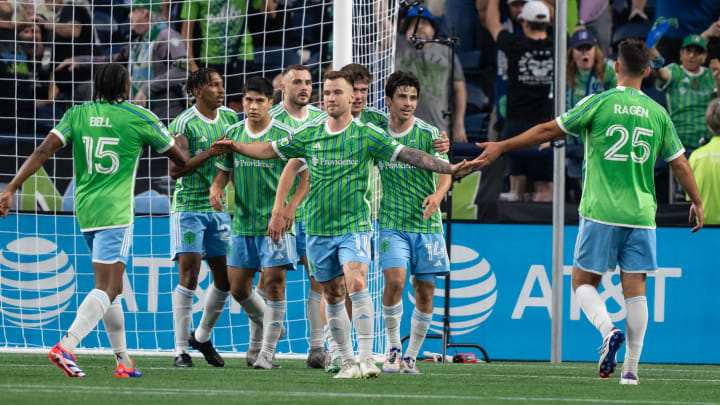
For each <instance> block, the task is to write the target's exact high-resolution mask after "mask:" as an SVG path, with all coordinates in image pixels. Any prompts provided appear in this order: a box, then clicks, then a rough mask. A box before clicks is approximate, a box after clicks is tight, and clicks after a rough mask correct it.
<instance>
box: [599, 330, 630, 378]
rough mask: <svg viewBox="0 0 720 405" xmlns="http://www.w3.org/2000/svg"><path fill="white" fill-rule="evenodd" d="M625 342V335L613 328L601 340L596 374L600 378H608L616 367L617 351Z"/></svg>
mask: <svg viewBox="0 0 720 405" xmlns="http://www.w3.org/2000/svg"><path fill="white" fill-rule="evenodd" d="M624 341H625V334H624V333H623V332H622V331H621V330H620V329H618V328H613V329H612V330H611V331H610V333H608V334H607V336H605V339H603V344H602V346H601V347H600V361H598V373H599V374H600V378H609V377H610V376H611V375H612V373H613V372H614V371H615V367H617V351H618V350H619V349H620V346H622V344H623V342H624Z"/></svg>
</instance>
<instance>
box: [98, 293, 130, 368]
mask: <svg viewBox="0 0 720 405" xmlns="http://www.w3.org/2000/svg"><path fill="white" fill-rule="evenodd" d="M102 321H103V325H105V332H106V333H107V337H108V340H110V346H111V347H112V351H113V354H114V355H115V361H116V362H117V364H122V365H123V366H125V367H132V361H130V355H129V354H128V352H127V343H126V340H125V314H124V313H123V308H122V295H118V296H117V297H115V300H114V301H113V302H112V304H111V305H110V307H108V309H107V311H105V315H103V318H102Z"/></svg>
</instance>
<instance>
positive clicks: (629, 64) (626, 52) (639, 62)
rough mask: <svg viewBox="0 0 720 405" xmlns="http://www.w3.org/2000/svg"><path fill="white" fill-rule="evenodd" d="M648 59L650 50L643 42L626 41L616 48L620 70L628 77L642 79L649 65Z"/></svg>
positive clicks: (637, 40) (635, 40)
mask: <svg viewBox="0 0 720 405" xmlns="http://www.w3.org/2000/svg"><path fill="white" fill-rule="evenodd" d="M650 59H651V55H650V49H649V48H648V47H647V45H645V41H643V40H640V39H626V40H624V41H622V42H621V43H620V46H619V47H618V59H617V60H618V62H620V70H622V72H623V73H624V74H626V75H628V76H632V77H642V76H643V75H644V74H645V69H646V68H647V67H648V66H649V65H650Z"/></svg>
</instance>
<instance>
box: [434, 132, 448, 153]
mask: <svg viewBox="0 0 720 405" xmlns="http://www.w3.org/2000/svg"><path fill="white" fill-rule="evenodd" d="M433 149H435V152H437V153H439V154H441V155H444V154H446V153H448V152H450V140H449V139H448V137H447V133H445V131H442V132H440V139H436V140H434V141H433Z"/></svg>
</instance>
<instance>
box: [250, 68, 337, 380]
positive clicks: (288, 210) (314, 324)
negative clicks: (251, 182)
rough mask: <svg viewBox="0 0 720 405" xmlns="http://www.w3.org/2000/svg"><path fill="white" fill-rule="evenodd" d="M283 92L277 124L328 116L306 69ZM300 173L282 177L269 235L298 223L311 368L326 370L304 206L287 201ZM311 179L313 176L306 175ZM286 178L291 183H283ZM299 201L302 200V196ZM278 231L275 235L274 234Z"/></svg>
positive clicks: (293, 73) (294, 73)
mask: <svg viewBox="0 0 720 405" xmlns="http://www.w3.org/2000/svg"><path fill="white" fill-rule="evenodd" d="M281 91H282V95H283V99H282V102H281V103H278V104H276V105H274V106H273V107H272V108H271V109H270V116H271V117H272V118H273V119H275V120H276V121H279V122H282V123H283V124H285V125H287V126H289V127H291V128H298V127H300V126H302V125H303V124H304V123H306V122H308V121H311V120H313V119H316V118H317V117H319V116H321V115H324V114H325V113H324V112H323V111H322V110H320V109H319V108H316V107H314V106H313V105H311V104H309V103H310V95H311V94H312V76H311V75H310V69H308V68H307V67H306V66H303V65H290V66H288V67H287V68H286V69H285V71H284V72H283V73H282V86H281ZM300 169H303V170H304V169H307V165H304V164H303V163H302V161H300V160H296V161H295V162H293V163H289V164H288V165H287V166H286V168H285V170H283V175H282V176H281V177H280V180H279V182H278V187H277V195H276V198H275V205H274V207H273V211H272V212H273V216H272V218H275V220H276V222H275V223H276V224H277V225H278V229H277V230H274V229H273V220H272V219H271V220H270V226H269V227H268V234H269V235H270V237H271V238H273V240H275V241H277V239H278V238H279V237H280V236H282V235H283V234H284V231H285V229H286V228H287V225H288V224H292V222H293V220H294V222H295V231H296V234H295V235H296V236H295V246H296V249H297V254H298V257H299V258H300V262H301V263H302V264H303V267H304V268H305V271H306V272H307V273H308V278H309V279H310V292H309V293H308V302H307V314H308V320H309V322H310V353H309V354H308V358H307V366H308V367H310V368H324V367H325V349H324V348H323V340H324V335H323V328H324V325H325V322H324V318H325V314H324V313H323V311H322V286H321V285H320V283H318V282H317V280H315V276H314V274H313V273H312V272H311V271H310V266H309V265H308V259H307V251H306V249H305V239H306V235H305V223H304V222H303V210H302V204H301V205H300V208H299V209H297V210H294V209H293V207H292V206H291V205H290V204H287V205H286V204H285V202H286V201H287V196H288V193H289V192H290V191H291V190H290V185H291V184H293V183H294V182H295V178H296V175H297V174H298V172H299V170H300ZM305 175H309V173H305ZM283 176H286V177H287V179H286V180H285V181H283ZM298 197H299V196H298ZM273 231H275V234H272V232H273ZM258 284H259V285H260V286H261V287H260V288H256V289H255V291H256V292H257V293H261V292H262V291H263V288H262V286H263V284H264V278H263V276H262V274H261V275H260V280H258Z"/></svg>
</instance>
